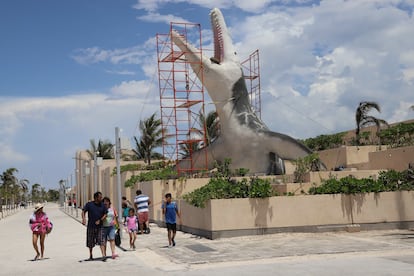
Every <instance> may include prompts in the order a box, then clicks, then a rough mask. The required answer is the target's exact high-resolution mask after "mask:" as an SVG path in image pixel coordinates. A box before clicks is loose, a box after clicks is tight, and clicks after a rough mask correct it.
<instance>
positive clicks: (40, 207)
mask: <svg viewBox="0 0 414 276" xmlns="http://www.w3.org/2000/svg"><path fill="white" fill-rule="evenodd" d="M42 208H43V204H41V203H36V205H35V212H36V211H37V210H40V209H42Z"/></svg>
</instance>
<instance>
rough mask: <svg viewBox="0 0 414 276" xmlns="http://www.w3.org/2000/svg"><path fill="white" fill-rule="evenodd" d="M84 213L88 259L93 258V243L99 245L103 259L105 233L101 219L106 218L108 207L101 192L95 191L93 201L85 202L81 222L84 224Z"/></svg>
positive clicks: (104, 257)
mask: <svg viewBox="0 0 414 276" xmlns="http://www.w3.org/2000/svg"><path fill="white" fill-rule="evenodd" d="M86 213H88V224H87V226H86V247H88V248H89V260H92V259H93V256H92V249H93V248H94V247H95V245H99V246H100V247H101V253H102V258H103V260H105V259H106V256H105V243H106V240H105V233H104V231H103V224H102V222H103V220H104V219H105V218H106V214H107V213H108V209H106V207H105V205H104V204H103V202H102V193H101V192H96V193H95V194H94V195H93V201H90V202H88V203H86V204H85V206H84V207H83V210H82V224H83V225H85V224H86V217H85V215H86Z"/></svg>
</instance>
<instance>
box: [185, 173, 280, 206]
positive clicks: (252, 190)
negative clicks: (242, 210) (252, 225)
mask: <svg viewBox="0 0 414 276" xmlns="http://www.w3.org/2000/svg"><path fill="white" fill-rule="evenodd" d="M273 195H274V194H273V191H272V187H271V185H270V181H269V180H268V179H259V178H250V180H248V179H246V178H243V179H242V180H240V181H236V180H231V179H230V180H229V179H226V178H224V177H214V178H212V179H210V181H209V182H208V184H207V185H205V186H203V187H201V188H198V189H196V190H194V191H192V192H191V193H188V194H185V195H184V196H183V198H184V200H185V201H186V202H187V203H189V204H191V205H193V206H195V207H201V208H204V207H205V204H206V202H207V201H208V200H210V199H224V198H265V197H270V196H273Z"/></svg>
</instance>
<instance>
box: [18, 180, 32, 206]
mask: <svg viewBox="0 0 414 276" xmlns="http://www.w3.org/2000/svg"><path fill="white" fill-rule="evenodd" d="M29 183H30V182H29V180H27V179H20V180H19V186H20V189H21V194H20V201H26V200H27V192H28V191H29Z"/></svg>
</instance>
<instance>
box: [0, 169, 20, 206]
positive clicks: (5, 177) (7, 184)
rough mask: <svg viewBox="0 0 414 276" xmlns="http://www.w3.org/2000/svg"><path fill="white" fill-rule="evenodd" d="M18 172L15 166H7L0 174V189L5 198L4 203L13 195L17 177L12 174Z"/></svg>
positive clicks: (7, 202)
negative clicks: (0, 182) (0, 183)
mask: <svg viewBox="0 0 414 276" xmlns="http://www.w3.org/2000/svg"><path fill="white" fill-rule="evenodd" d="M17 172H19V171H18V170H17V169H16V168H9V169H7V170H6V171H4V172H3V174H2V175H0V179H1V181H2V185H1V190H2V196H3V197H4V199H5V204H6V205H7V204H9V202H10V199H11V196H12V195H15V193H14V192H15V189H16V186H17V182H18V180H17V177H16V176H15V175H14V174H15V173H17Z"/></svg>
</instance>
